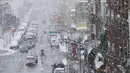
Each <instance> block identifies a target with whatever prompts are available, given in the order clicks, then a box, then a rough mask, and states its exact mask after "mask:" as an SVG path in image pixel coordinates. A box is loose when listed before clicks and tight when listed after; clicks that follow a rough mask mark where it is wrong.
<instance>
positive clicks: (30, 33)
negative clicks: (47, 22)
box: [26, 32, 36, 36]
mask: <svg viewBox="0 0 130 73" xmlns="http://www.w3.org/2000/svg"><path fill="white" fill-rule="evenodd" d="M26 35H27V36H28V35H36V33H33V32H27V33H26Z"/></svg>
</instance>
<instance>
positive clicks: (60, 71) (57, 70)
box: [52, 63, 65, 73]
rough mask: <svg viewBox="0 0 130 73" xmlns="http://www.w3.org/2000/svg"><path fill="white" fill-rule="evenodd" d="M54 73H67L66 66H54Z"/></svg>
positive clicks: (60, 64)
mask: <svg viewBox="0 0 130 73" xmlns="http://www.w3.org/2000/svg"><path fill="white" fill-rule="evenodd" d="M52 73H65V65H64V64H63V63H59V64H56V63H55V64H54V65H52Z"/></svg>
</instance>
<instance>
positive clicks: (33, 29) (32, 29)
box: [27, 28, 38, 33]
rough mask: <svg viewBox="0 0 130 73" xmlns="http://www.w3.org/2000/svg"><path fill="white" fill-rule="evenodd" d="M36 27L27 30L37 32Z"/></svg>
mask: <svg viewBox="0 0 130 73" xmlns="http://www.w3.org/2000/svg"><path fill="white" fill-rule="evenodd" d="M37 30H38V28H29V29H28V30H27V32H33V33H37Z"/></svg>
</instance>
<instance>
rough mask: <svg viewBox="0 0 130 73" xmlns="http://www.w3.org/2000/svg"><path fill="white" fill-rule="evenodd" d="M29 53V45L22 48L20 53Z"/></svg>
mask: <svg viewBox="0 0 130 73" xmlns="http://www.w3.org/2000/svg"><path fill="white" fill-rule="evenodd" d="M28 51H29V50H28V45H22V46H20V53H27V52H28Z"/></svg>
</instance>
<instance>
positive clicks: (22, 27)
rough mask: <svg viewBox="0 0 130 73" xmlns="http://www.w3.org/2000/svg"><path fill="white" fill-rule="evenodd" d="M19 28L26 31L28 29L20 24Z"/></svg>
mask: <svg viewBox="0 0 130 73" xmlns="http://www.w3.org/2000/svg"><path fill="white" fill-rule="evenodd" d="M17 30H18V31H25V30H26V27H24V26H19V27H18V29H17Z"/></svg>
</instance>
